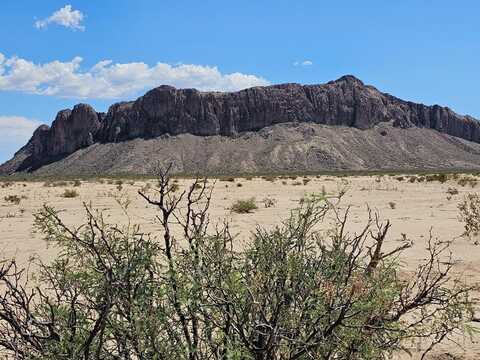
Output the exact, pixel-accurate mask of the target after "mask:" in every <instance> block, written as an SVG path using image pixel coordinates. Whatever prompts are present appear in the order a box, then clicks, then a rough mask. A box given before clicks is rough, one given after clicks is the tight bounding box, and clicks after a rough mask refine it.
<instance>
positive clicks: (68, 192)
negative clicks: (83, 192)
mask: <svg viewBox="0 0 480 360" xmlns="http://www.w3.org/2000/svg"><path fill="white" fill-rule="evenodd" d="M77 196H78V192H77V191H76V190H73V189H65V191H64V192H63V194H62V197H64V198H76V197H77Z"/></svg>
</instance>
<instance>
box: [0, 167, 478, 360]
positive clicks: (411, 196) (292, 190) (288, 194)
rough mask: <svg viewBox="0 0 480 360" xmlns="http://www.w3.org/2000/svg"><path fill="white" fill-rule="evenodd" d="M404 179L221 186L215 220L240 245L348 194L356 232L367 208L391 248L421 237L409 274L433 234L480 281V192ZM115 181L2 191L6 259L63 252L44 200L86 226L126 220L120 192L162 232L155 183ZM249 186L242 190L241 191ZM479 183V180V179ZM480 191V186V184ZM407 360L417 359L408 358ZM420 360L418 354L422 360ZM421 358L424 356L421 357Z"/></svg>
mask: <svg viewBox="0 0 480 360" xmlns="http://www.w3.org/2000/svg"><path fill="white" fill-rule="evenodd" d="M397 177H398V176H381V177H378V176H351V177H343V178H340V177H333V176H319V177H315V176H310V177H308V180H309V181H308V183H307V184H306V185H304V181H303V177H298V178H296V179H290V178H289V179H278V178H277V179H276V180H275V181H268V180H266V179H263V178H259V177H257V178H253V179H246V178H237V179H235V181H233V182H231V181H217V182H216V184H215V191H214V196H213V200H212V207H211V216H212V219H223V218H225V217H227V218H228V219H229V220H230V221H231V224H232V226H231V229H232V232H234V233H237V234H238V238H237V241H238V244H239V246H241V243H242V242H243V241H246V240H247V239H248V237H249V233H250V231H252V230H253V229H254V227H255V226H256V225H257V224H260V225H265V226H270V225H273V224H276V223H279V222H280V221H281V219H283V218H285V217H286V216H287V215H288V212H289V209H291V208H293V207H295V206H296V205H297V204H298V201H299V199H300V198H302V197H303V196H304V195H305V194H306V193H314V192H317V193H318V192H321V191H322V188H323V189H325V191H327V193H337V192H338V191H339V190H340V189H343V188H345V189H347V192H346V194H345V196H344V198H343V200H342V207H343V208H345V207H346V206H351V216H350V225H349V229H350V231H355V230H358V229H360V228H361V226H362V224H364V223H365V221H366V219H367V211H366V210H367V206H369V207H370V208H371V209H373V210H375V211H378V212H379V213H380V214H381V216H382V218H383V219H384V220H386V219H389V220H390V221H391V222H392V228H391V231H390V234H389V236H388V241H387V246H388V247H390V248H393V247H395V246H396V245H398V244H399V239H401V237H402V234H406V236H407V237H408V238H410V239H412V240H413V243H414V245H413V247H412V248H411V249H408V250H407V251H405V253H404V254H403V256H402V261H403V263H404V266H405V268H406V269H407V270H412V269H414V268H415V266H416V265H417V264H418V263H419V262H420V261H422V259H423V258H424V256H425V246H426V240H427V238H428V234H429V231H430V229H432V233H433V234H434V235H435V236H437V237H439V238H441V239H445V240H447V239H455V240H454V242H453V250H454V255H455V257H456V258H457V259H459V262H458V268H457V270H458V271H459V272H462V273H463V275H462V276H464V277H465V279H466V280H467V281H469V282H477V281H479V280H480V257H479V254H480V247H479V246H476V245H474V244H473V242H472V241H471V240H469V239H467V238H465V237H462V236H461V234H462V232H463V225H462V223H460V222H459V220H458V210H457V206H458V203H459V202H460V201H461V200H462V199H463V197H464V196H465V194H467V193H471V192H475V191H476V190H477V189H476V188H475V187H472V186H471V185H469V184H467V185H465V186H460V185H458V183H457V180H453V179H450V180H449V181H447V182H445V183H443V184H442V183H439V182H438V181H432V182H422V183H418V182H415V183H410V182H408V181H407V178H408V177H405V179H404V180H403V181H399V180H397ZM478 180H479V181H480V178H479V179H478ZM115 181H117V180H114V181H110V182H112V183H111V184H109V183H108V182H109V181H108V180H105V182H104V183H103V184H102V183H100V182H99V181H98V180H95V181H93V180H92V181H83V182H82V184H81V186H78V187H73V185H72V184H71V183H70V184H68V185H67V186H58V187H46V186H44V183H43V182H26V183H23V182H15V183H13V184H12V185H11V186H8V187H2V188H0V234H1V236H0V252H1V253H2V255H3V256H4V257H11V256H16V257H17V258H18V259H19V261H20V262H25V261H26V260H27V259H28V257H29V256H31V255H34V254H36V255H39V256H40V257H41V258H42V259H44V260H48V259H51V258H52V257H53V256H54V255H55V251H56V250H55V249H54V248H47V246H46V244H45V243H44V241H43V240H42V239H41V235H40V234H36V233H34V232H33V231H32V230H33V229H32V223H33V213H35V212H36V211H37V210H38V209H39V208H40V207H41V206H42V204H44V203H47V204H49V205H52V206H53V207H55V208H56V209H58V210H62V211H63V213H62V217H63V218H64V219H65V221H66V222H67V223H69V224H79V223H81V221H82V219H83V214H84V212H83V209H82V203H84V202H86V203H90V202H91V203H92V205H93V206H94V207H96V208H98V209H101V210H105V212H106V214H107V217H106V218H107V220H108V221H109V222H115V223H121V222H124V221H126V217H125V215H124V214H123V212H122V210H121V209H120V207H119V206H118V204H117V201H116V198H118V196H119V195H120V194H122V196H123V197H128V198H129V199H130V200H131V204H130V206H129V213H130V217H131V220H132V221H133V222H135V223H138V224H140V225H141V226H142V228H143V230H144V231H146V232H152V233H156V232H158V231H159V227H158V226H157V225H156V224H155V221H154V217H155V209H154V208H152V207H151V206H149V205H147V204H146V203H145V201H144V200H142V199H141V198H140V197H139V196H138V195H137V191H138V190H139V189H140V188H142V187H143V186H144V185H145V183H146V182H150V183H151V184H152V186H155V181H154V180H148V181H147V180H135V181H133V180H124V181H123V185H122V186H121V188H122V189H121V190H119V189H118V187H119V186H118V185H117V184H116V183H115ZM190 182H191V180H188V179H180V180H179V184H180V187H183V186H186V185H187V184H189V183H190ZM238 184H241V186H238ZM473 184H476V182H473ZM67 188H68V189H75V190H76V191H78V193H79V196H78V197H76V198H64V197H62V194H63V192H64V191H65V189H67ZM449 188H456V189H457V190H458V191H459V193H458V194H456V195H449V194H448V193H447V190H448V189H449ZM479 189H480V186H479ZM8 195H17V196H20V197H21V196H24V197H25V198H24V199H22V201H21V202H20V204H19V205H15V204H12V203H9V202H7V201H5V200H4V197H5V196H8ZM250 197H255V199H256V201H257V204H258V210H256V211H254V212H253V213H251V214H233V213H231V212H230V211H229V207H230V205H231V204H232V203H233V202H234V201H235V200H238V199H246V198H250ZM265 197H270V198H274V199H276V201H277V204H276V206H275V207H270V208H265V207H264V206H263V202H262V199H264V198H265ZM459 341H460V343H461V344H462V345H463V346H464V350H461V349H458V348H457V347H455V346H453V345H452V344H447V345H446V346H445V348H442V349H439V351H438V352H437V353H436V354H435V357H430V358H431V359H433V358H435V359H478V358H480V345H479V344H477V343H472V342H470V341H469V340H467V339H461V338H460V339H459ZM405 358H409V357H408V356H407V357H405ZM414 358H415V356H414ZM417 358H418V357H417Z"/></svg>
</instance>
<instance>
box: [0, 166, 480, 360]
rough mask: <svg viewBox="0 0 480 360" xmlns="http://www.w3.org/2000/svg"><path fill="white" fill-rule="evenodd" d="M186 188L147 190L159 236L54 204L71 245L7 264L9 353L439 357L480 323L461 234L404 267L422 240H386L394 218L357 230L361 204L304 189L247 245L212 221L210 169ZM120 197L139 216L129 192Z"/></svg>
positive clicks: (4, 309)
mask: <svg viewBox="0 0 480 360" xmlns="http://www.w3.org/2000/svg"><path fill="white" fill-rule="evenodd" d="M175 185H176V183H174V182H173V181H172V179H171V178H170V177H169V172H168V171H160V172H159V180H158V186H155V187H154V188H148V189H145V188H142V187H139V196H140V197H141V198H143V199H144V200H145V201H146V203H148V204H149V205H150V206H152V207H153V208H155V209H156V210H157V217H156V218H157V221H158V225H159V226H160V227H161V229H162V231H161V234H159V237H158V238H155V237H152V236H150V235H148V234H147V233H144V232H143V231H142V229H141V228H140V227H139V226H138V225H135V224H134V223H132V222H127V223H124V224H123V225H122V224H118V223H109V222H108V221H107V217H106V216H105V214H104V213H103V211H101V210H96V209H94V208H92V207H91V206H90V205H85V206H84V212H85V216H86V219H85V222H84V224H83V225H82V226H76V227H71V226H69V225H67V223H66V222H65V221H64V219H63V216H64V214H63V213H61V212H59V211H58V210H56V209H54V208H53V207H51V206H48V205H44V206H43V207H42V208H41V210H40V211H38V212H37V213H36V215H35V227H36V229H37V231H39V232H41V233H42V234H43V236H44V238H45V240H46V241H47V243H49V244H51V245H53V246H56V247H57V248H58V249H59V252H58V254H57V255H56V257H55V258H54V259H53V260H52V261H50V262H44V261H42V260H41V259H39V258H37V259H34V260H32V263H30V264H29V265H27V266H20V265H19V264H18V262H17V261H16V260H15V259H5V260H4V261H3V262H2V263H1V269H0V282H1V285H0V288H1V289H2V290H1V291H0V348H1V349H2V351H3V354H5V355H6V356H7V355H8V356H13V357H15V358H18V359H80V358H82V359H89V358H92V359H173V358H174V359H189V360H190V359H198V360H203V359H222V360H223V359H225V360H226V359H252V360H256V359H264V360H267V359H268V360H269V359H271V360H277V359H302V360H303V359H381V358H385V359H388V358H391V356H392V354H393V353H394V352H398V351H407V352H408V351H409V347H410V344H411V343H417V342H421V344H422V347H421V348H422V349H423V350H422V351H423V354H424V355H425V354H428V353H429V352H431V351H432V350H433V349H435V347H436V346H437V345H438V344H441V343H442V342H444V341H446V340H448V339H450V338H451V337H453V336H454V335H455V333H456V332H458V331H460V332H462V333H464V334H468V333H469V331H470V330H471V328H470V326H469V321H470V320H472V318H473V316H474V315H473V311H474V308H473V307H474V305H475V303H474V301H473V300H472V298H471V292H472V291H474V290H475V287H474V285H470V284H468V283H466V281H465V279H464V278H462V277H459V276H458V275H455V274H456V273H455V270H454V269H455V268H454V264H455V259H454V258H453V257H452V255H451V253H450V248H451V244H452V242H451V241H449V239H441V240H439V239H436V238H435V237H434V236H433V235H432V234H430V236H429V237H428V238H427V239H426V240H422V241H424V242H425V244H426V246H427V255H428V256H427V257H426V258H425V259H424V260H423V261H422V262H421V263H420V264H419V265H418V266H417V267H416V269H415V270H414V271H412V272H409V273H408V276H406V275H407V274H405V272H404V269H403V268H402V266H401V262H400V261H399V257H400V256H401V254H402V253H403V252H404V251H406V250H407V249H409V248H410V247H411V246H412V244H413V241H412V240H410V239H409V238H408V237H407V235H404V236H403V237H402V239H401V240H400V242H399V243H398V245H397V246H396V247H394V248H388V250H387V249H386V248H385V239H386V237H387V235H388V233H389V231H390V229H391V224H390V222H389V221H381V220H380V217H379V216H378V215H377V214H375V213H373V212H371V211H369V210H366V211H367V218H366V219H367V220H366V221H365V223H364V224H363V225H362V226H361V229H360V231H358V232H355V233H351V232H349V231H348V230H347V228H348V224H349V221H351V220H350V209H349V207H342V205H341V204H342V201H343V200H342V196H338V195H336V196H331V195H328V196H327V195H326V192H324V193H323V194H310V195H305V196H304V197H303V198H302V201H301V202H298V203H297V204H295V205H294V206H293V208H292V210H291V212H290V215H289V216H287V217H286V218H285V219H284V221H282V222H280V223H278V224H277V225H276V226H274V227H271V228H270V227H269V228H264V227H262V226H259V227H257V229H255V230H254V229H252V230H254V231H253V233H252V235H251V237H250V239H249V240H248V241H247V243H246V245H245V247H244V248H242V249H236V248H235V246H234V242H235V236H234V235H232V233H231V232H230V225H229V223H228V222H227V221H225V222H221V223H220V224H217V223H214V224H213V223H212V224H211V223H210V216H209V213H210V206H211V199H212V191H213V188H212V187H208V186H207V182H206V180H205V179H194V180H192V181H191V184H190V185H189V186H188V187H187V188H186V189H185V190H182V191H181V190H180V189H178V188H175ZM247 201H249V202H252V201H253V203H254V204H255V201H254V199H253V200H252V199H248V200H247ZM119 204H120V205H121V206H123V210H124V211H125V213H127V214H128V206H129V204H130V203H129V202H119ZM255 206H256V204H255ZM327 219H329V220H328V221H327ZM332 219H333V221H332ZM33 272H34V273H35V276H32V275H33Z"/></svg>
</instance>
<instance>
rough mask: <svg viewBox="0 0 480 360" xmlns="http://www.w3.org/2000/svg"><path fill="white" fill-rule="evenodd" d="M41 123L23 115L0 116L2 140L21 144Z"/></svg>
mask: <svg viewBox="0 0 480 360" xmlns="http://www.w3.org/2000/svg"><path fill="white" fill-rule="evenodd" d="M40 125H41V123H40V122H39V121H37V120H34V119H28V118H25V117H23V116H0V134H2V142H11V143H14V144H17V145H23V144H25V143H26V142H27V140H28V139H30V137H31V136H32V133H33V132H34V130H35V129H36V128H37V127H39V126H40Z"/></svg>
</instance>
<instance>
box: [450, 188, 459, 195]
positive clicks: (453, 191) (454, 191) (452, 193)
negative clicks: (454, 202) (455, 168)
mask: <svg viewBox="0 0 480 360" xmlns="http://www.w3.org/2000/svg"><path fill="white" fill-rule="evenodd" d="M447 194H449V195H457V194H458V189H457V188H453V187H449V188H448V190H447Z"/></svg>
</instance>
